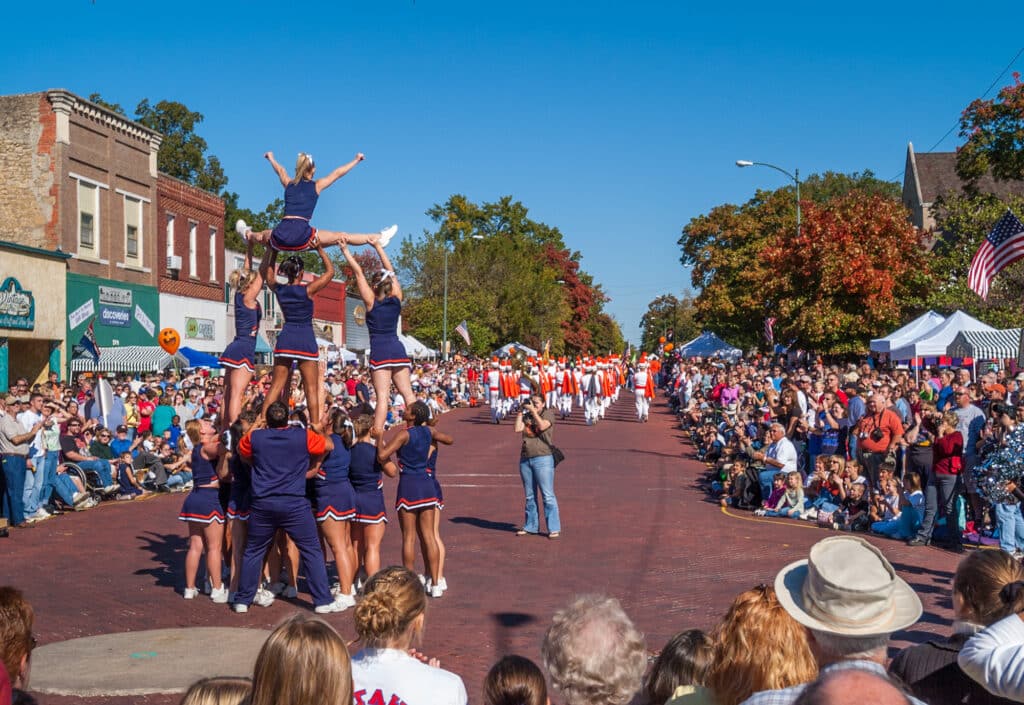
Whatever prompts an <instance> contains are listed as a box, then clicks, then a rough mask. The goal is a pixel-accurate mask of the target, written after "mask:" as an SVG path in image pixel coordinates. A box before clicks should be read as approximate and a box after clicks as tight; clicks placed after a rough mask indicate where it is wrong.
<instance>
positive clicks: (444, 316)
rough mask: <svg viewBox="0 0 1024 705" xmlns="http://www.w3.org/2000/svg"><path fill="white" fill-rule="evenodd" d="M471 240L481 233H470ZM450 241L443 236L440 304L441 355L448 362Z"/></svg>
mask: <svg viewBox="0 0 1024 705" xmlns="http://www.w3.org/2000/svg"><path fill="white" fill-rule="evenodd" d="M470 238H472V239H473V240H483V239H484V236H483V235H470ZM449 242H451V243H453V244H452V247H454V246H455V245H454V241H453V240H451V239H449V238H447V237H446V238H445V239H444V304H443V305H442V313H441V336H442V341H441V345H442V346H443V347H442V350H441V356H442V359H443V360H444V361H445V362H448V243H449Z"/></svg>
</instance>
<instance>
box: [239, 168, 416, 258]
mask: <svg viewBox="0 0 1024 705" xmlns="http://www.w3.org/2000/svg"><path fill="white" fill-rule="evenodd" d="M263 156H264V157H265V158H266V159H267V161H269V162H270V166H271V167H272V168H273V169H274V173H276V174H277V178H278V179H280V180H281V185H282V186H283V187H284V218H283V219H282V220H281V222H280V223H278V225H277V227H276V228H274V229H273V230H263V231H261V232H258V233H256V232H253V231H252V228H250V227H249V226H248V225H246V224H245V221H244V220H239V221H238V222H237V223H235V231H236V232H237V233H238V234H239V235H241V236H242V238H243V239H244V240H247V241H250V242H251V241H255V242H259V243H262V244H268V243H269V244H270V246H271V247H272V248H274V249H275V250H284V251H286V252H299V251H301V250H309V249H313V248H315V247H316V246H317V244H320V245H322V246H324V247H330V246H331V245H337V244H341V243H345V244H349V245H367V244H370V243H377V242H379V243H380V245H381V247H386V246H387V244H388V242H389V241H390V240H391V238H392V237H394V235H395V233H396V232H398V226H397V225H392V226H391V227H389V228H385V229H384V230H381V231H380V232H379V233H373V234H372V235H359V234H355V233H343V232H330V231H327V230H318V229H317V228H314V227H312V226H311V225H310V224H309V221H310V219H312V217H313V210H314V209H315V208H316V202H317V200H318V199H319V198H320V194H321V193H322V192H323V190H324V189H326V188H327V187H328V186H330V185H331V184H333V183H334V182H335V181H337V180H338V179H340V178H341V177H343V176H344V175H345V174H347V173H348V172H350V171H352V169H353V168H354V167H355V166H356V164H358V163H359V162H361V161H363V159H364V158H365V157H364V156H363V154H362V153H361V152H360V153H359V154H357V155H356V156H355V159H353V160H352V161H350V162H349V163H348V164H343V165H342V166H339V167H338V168H337V169H335V170H334V171H332V172H331V173H330V174H328V175H327V176H325V177H324V178H322V179H315V180H314V177H315V176H316V164H314V163H313V156H312V155H311V154H306V153H304V152H299V158H298V159H297V160H296V162H295V176H294V177H289V176H288V172H287V171H285V168H284V167H283V166H281V165H280V164H278V163H277V161H276V160H275V159H274V153H273V152H267V153H266V154H264V155H263Z"/></svg>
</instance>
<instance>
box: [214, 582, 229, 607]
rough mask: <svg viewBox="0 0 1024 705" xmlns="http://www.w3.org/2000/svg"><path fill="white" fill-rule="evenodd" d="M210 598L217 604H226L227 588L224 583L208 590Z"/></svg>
mask: <svg viewBox="0 0 1024 705" xmlns="http://www.w3.org/2000/svg"><path fill="white" fill-rule="evenodd" d="M210 599H211V600H212V601H213V602H215V603H217V604H218V605H223V604H226V603H227V601H228V588H227V586H226V585H221V586H220V587H219V588H214V589H213V590H210Z"/></svg>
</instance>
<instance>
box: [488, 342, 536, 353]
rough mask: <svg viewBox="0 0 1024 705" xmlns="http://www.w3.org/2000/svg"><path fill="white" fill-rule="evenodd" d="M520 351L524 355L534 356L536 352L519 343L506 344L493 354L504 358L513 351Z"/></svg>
mask: <svg viewBox="0 0 1024 705" xmlns="http://www.w3.org/2000/svg"><path fill="white" fill-rule="evenodd" d="M516 350H521V351H522V352H523V354H525V355H536V354H537V351H536V350H534V349H533V348H531V347H529V346H528V345H523V344H522V343H520V342H514V343H506V344H505V345H502V346H501V347H500V348H498V349H497V350H495V351H494V354H495V355H497V356H498V357H505V356H506V355H512V354H513V353H514V351H516Z"/></svg>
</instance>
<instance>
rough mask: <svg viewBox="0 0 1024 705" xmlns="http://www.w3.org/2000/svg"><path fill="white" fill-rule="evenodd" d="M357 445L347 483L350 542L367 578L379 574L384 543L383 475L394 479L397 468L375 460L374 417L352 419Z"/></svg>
mask: <svg viewBox="0 0 1024 705" xmlns="http://www.w3.org/2000/svg"><path fill="white" fill-rule="evenodd" d="M352 426H353V430H354V432H355V437H356V442H355V444H354V445H353V446H352V448H351V450H350V454H351V461H350V464H349V472H348V476H349V480H350V481H351V482H352V489H353V491H355V493H356V516H355V518H354V519H353V520H352V542H353V544H354V545H355V550H356V555H357V557H358V558H357V563H356V564H357V565H358V564H362V566H363V568H364V569H365V571H366V575H367V576H370V575H374V574H375V573H376V572H377V571H379V570H380V544H381V542H382V541H383V540H384V526H385V524H386V523H387V520H388V518H387V513H386V512H385V511H384V489H383V488H384V480H383V477H382V475H387V476H388V477H396V476H397V475H398V466H397V465H395V464H394V463H393V462H391V461H390V460H388V461H385V462H381V461H380V460H378V459H377V446H376V444H375V443H374V439H373V436H372V435H371V432H372V428H373V417H372V416H371V415H370V414H369V413H363V414H360V415H359V416H357V417H356V418H355V419H353V422H352Z"/></svg>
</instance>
